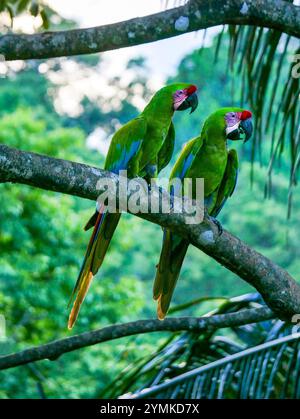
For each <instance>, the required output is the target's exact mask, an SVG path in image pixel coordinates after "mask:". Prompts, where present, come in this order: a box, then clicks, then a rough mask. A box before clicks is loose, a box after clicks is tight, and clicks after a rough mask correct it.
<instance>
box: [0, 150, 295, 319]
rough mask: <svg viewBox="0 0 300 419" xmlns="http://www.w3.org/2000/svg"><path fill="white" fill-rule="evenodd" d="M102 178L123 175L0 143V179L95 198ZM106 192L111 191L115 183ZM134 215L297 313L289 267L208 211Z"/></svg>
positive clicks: (279, 307)
mask: <svg viewBox="0 0 300 419" xmlns="http://www.w3.org/2000/svg"><path fill="white" fill-rule="evenodd" d="M104 178H105V179H111V180H113V181H114V182H115V183H116V184H118V181H119V180H121V178H119V177H118V176H116V175H115V174H113V173H110V172H106V171H104V170H101V169H97V168H95V167H91V166H87V165H85V164H79V163H75V162H70V161H66V160H61V159H55V158H52V157H47V156H42V155H40V154H35V153H30V152H24V151H20V150H16V149H14V148H11V147H8V146H6V145H4V144H2V145H0V182H17V183H21V184H26V185H31V186H34V187H37V188H42V189H46V190H51V191H57V192H61V193H66V194H69V195H77V196H80V197H82V198H87V199H92V200H96V199H97V198H98V196H99V193H101V192H103V191H101V190H99V183H98V181H99V180H100V179H104ZM97 183H98V185H97ZM103 190H105V188H104V189H103ZM110 194H111V196H112V197H115V192H114V190H113V189H112V190H111V192H110ZM127 194H128V195H127V196H125V200H126V203H127V200H128V199H129V198H130V193H129V192H128V191H127ZM160 195H161V200H162V201H163V202H168V200H169V197H168V195H167V194H166V193H160ZM148 199H149V197H148V195H147V193H146V192H145V195H144V197H141V205H146V204H145V202H147V203H148ZM117 205H119V206H120V205H121V206H122V208H124V202H120V201H119V202H117ZM134 215H135V216H138V217H140V218H143V219H146V220H148V221H150V222H153V223H155V224H158V225H160V226H162V227H166V228H168V229H170V230H171V231H174V232H176V233H177V234H179V235H181V236H182V237H185V238H187V239H188V240H189V241H190V242H191V243H192V244H193V245H194V246H195V247H197V248H198V249H200V250H202V251H203V252H205V253H206V254H208V255H209V256H211V257H212V258H214V259H215V260H216V261H217V262H219V263H220V264H221V265H223V266H225V267H226V268H227V269H229V270H230V271H232V272H234V273H235V274H237V275H238V276H239V277H240V278H242V279H244V280H245V281H247V282H248V283H249V284H251V285H252V286H253V287H255V288H256V289H257V291H258V292H259V293H260V294H261V295H262V297H263V298H264V300H265V302H266V303H267V305H268V306H269V307H270V308H271V310H273V311H274V312H275V313H276V314H277V315H278V317H279V318H281V319H283V320H291V318H292V316H293V315H294V314H297V313H300V286H299V285H298V284H297V283H296V281H295V280H294V279H293V278H292V277H291V276H290V275H289V273H288V272H287V271H285V270H284V269H282V268H281V267H279V266H278V265H276V264H275V263H273V262H272V261H271V260H270V259H268V258H266V257H265V256H263V255H262V254H261V253H258V252H256V251H255V250H254V249H252V248H251V247H249V246H247V244H245V243H243V242H242V241H241V240H240V239H238V238H237V237H235V236H233V235H232V234H230V233H229V232H228V231H226V230H224V231H223V233H222V234H221V235H219V232H218V229H217V227H216V225H215V224H214V223H212V222H211V221H210V220H209V219H207V218H206V217H205V218H204V220H203V222H202V223H200V224H187V222H186V217H185V214H180V213H171V214H165V213H153V212H149V213H138V214H134Z"/></svg>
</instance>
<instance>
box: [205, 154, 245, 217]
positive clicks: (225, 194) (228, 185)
mask: <svg viewBox="0 0 300 419" xmlns="http://www.w3.org/2000/svg"><path fill="white" fill-rule="evenodd" d="M238 169H239V161H238V156H237V152H236V151H235V150H233V149H232V150H229V152H228V160H227V165H226V169H225V172H224V176H223V179H222V182H221V184H220V187H219V189H218V192H217V199H216V203H215V206H214V208H213V210H212V211H211V213H210V215H212V216H213V217H217V216H218V214H219V213H220V211H221V209H222V208H223V206H224V204H225V202H226V201H227V199H228V198H229V197H230V196H231V195H232V194H233V192H234V190H235V187H236V182H237V177H238Z"/></svg>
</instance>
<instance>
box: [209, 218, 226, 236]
mask: <svg viewBox="0 0 300 419" xmlns="http://www.w3.org/2000/svg"><path fill="white" fill-rule="evenodd" d="M208 219H209V220H210V221H212V222H213V223H214V224H215V225H216V226H217V227H218V232H219V234H218V235H219V236H221V234H222V233H223V227H222V224H221V223H220V221H219V220H217V219H216V218H215V217H211V216H210V215H209V216H208Z"/></svg>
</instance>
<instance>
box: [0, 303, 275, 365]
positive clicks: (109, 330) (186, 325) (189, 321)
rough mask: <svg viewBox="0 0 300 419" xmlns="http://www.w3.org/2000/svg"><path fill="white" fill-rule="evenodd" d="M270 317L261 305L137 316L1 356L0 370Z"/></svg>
mask: <svg viewBox="0 0 300 419" xmlns="http://www.w3.org/2000/svg"><path fill="white" fill-rule="evenodd" d="M271 318H274V313H273V312H272V311H271V310H269V309H268V308H267V307H262V308H253V309H248V310H241V311H238V312H237V313H226V314H220V315H215V316H211V317H200V318H195V317H178V318H174V317H173V318H169V319H165V320H164V321H163V322H162V321H160V320H138V321H135V322H130V323H124V324H116V325H113V326H107V327H104V328H103V329H99V330H94V331H91V332H86V333H82V334H80V335H75V336H71V337H68V338H64V339H60V340H56V341H54V342H50V343H47V344H45V345H40V346H38V347H34V348H29V349H26V350H25V351H21V352H17V353H14V354H10V355H5V356H0V370H4V369H8V368H13V367H16V366H18V365H24V364H28V363H30V362H35V361H39V360H41V359H50V360H56V359H57V358H59V357H60V356H61V355H62V354H65V353H67V352H71V351H75V350H77V349H80V348H85V347H86V346H92V345H96V344H98V343H102V342H106V341H108V340H113V339H119V338H122V337H125V336H132V335H137V334H140V333H150V332H162V331H169V332H177V331H183V330H188V331H194V332H195V331H197V332H203V331H205V330H209V329H211V330H213V329H220V328H224V327H233V326H241V325H243V324H249V323H256V322H259V321H263V320H268V319H271Z"/></svg>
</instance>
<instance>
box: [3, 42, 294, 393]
mask: <svg viewBox="0 0 300 419" xmlns="http://www.w3.org/2000/svg"><path fill="white" fill-rule="evenodd" d="M214 51H215V48H214V46H212V47H209V48H204V49H202V50H201V51H198V50H197V51H194V52H193V53H192V54H190V55H188V56H187V57H185V58H184V59H183V61H182V62H181V63H180V65H179V67H178V69H177V72H176V74H175V75H173V76H172V77H171V78H170V81H173V80H181V81H187V82H188V81H190V82H193V83H195V84H197V85H198V86H199V89H200V97H199V99H200V105H199V108H198V110H197V112H195V114H193V115H192V116H188V115H187V114H186V113H181V114H178V115H176V117H175V126H176V130H177V143H176V147H177V149H176V155H178V152H179V151H180V148H181V146H182V144H183V143H184V142H185V141H186V140H188V139H189V138H191V137H193V136H195V135H197V133H198V132H199V131H200V128H201V124H202V122H203V121H204V119H205V118H206V117H207V116H208V115H209V114H210V112H212V111H214V110H215V109H217V108H218V107H221V106H230V105H237V104H239V94H240V89H241V86H240V85H239V82H238V79H234V83H233V84H232V83H231V79H232V76H231V75H230V74H228V71H227V65H226V63H227V61H226V60H227V58H226V52H225V51H224V50H222V51H221V52H220V57H219V60H218V62H217V64H213V62H214ZM74 60H75V61H76V62H77V63H78V65H80V68H81V70H82V71H87V70H89V69H91V68H94V67H95V65H97V64H98V58H97V57H96V58H95V57H94V58H92V59H85V58H84V57H83V58H82V57H81V58H78V59H77V58H75V59H74ZM39 64H40V63H34V64H33V63H28V64H27V65H26V66H25V68H23V69H22V70H21V71H18V72H14V71H13V70H9V72H8V73H7V75H6V76H5V77H2V78H1V79H0V142H2V143H5V144H8V145H10V146H13V147H17V148H20V149H23V150H31V151H35V152H38V153H44V154H47V155H50V156H53V157H60V158H64V159H71V160H74V161H78V162H85V163H87V164H93V165H99V166H100V167H102V166H103V161H104V156H102V155H101V154H100V153H98V152H97V151H95V150H91V149H88V148H87V146H86V137H87V135H88V134H89V133H90V132H91V131H93V129H94V128H96V127H97V126H102V127H104V128H105V130H106V132H107V135H109V134H110V133H111V132H112V131H113V130H114V129H115V126H116V123H124V122H126V121H127V120H129V119H130V118H132V117H133V116H135V115H136V114H137V113H138V110H137V109H136V108H135V106H134V105H133V100H132V99H133V97H134V96H135V93H134V90H133V86H136V85H140V86H141V89H140V93H139V94H140V95H141V96H143V97H144V96H146V97H148V95H149V93H150V92H149V87H148V86H147V78H146V77H145V72H144V71H143V70H144V66H145V63H144V61H143V59H136V60H132V61H131V62H129V63H128V69H130V70H133V71H134V72H135V78H134V80H133V81H132V83H131V84H130V85H128V87H127V88H124V86H122V84H121V83H120V80H118V79H113V80H110V83H111V84H112V85H114V86H119V91H120V92H122V95H121V96H120V97H122V100H121V101H120V104H119V106H118V107H116V108H114V107H111V109H110V110H108V111H107V110H105V111H104V109H107V108H105V106H106V105H107V103H105V101H103V102H101V103H100V104H99V102H96V101H95V102H93V101H92V100H90V99H89V98H88V97H85V98H84V99H83V100H82V103H81V105H82V107H83V111H82V113H81V114H80V115H79V116H77V117H74V118H71V117H68V116H67V115H60V114H58V113H57V112H56V110H55V107H54V104H53V101H54V98H55V86H53V85H52V83H51V82H50V81H49V78H48V77H47V73H45V74H41V73H40V72H39ZM51 66H52V67H51V69H52V70H54V71H58V70H60V68H61V67H60V66H61V61H60V60H52V61H51ZM112 121H113V122H112ZM238 151H239V155H240V160H241V173H240V176H239V181H238V187H237V190H236V192H235V194H234V196H233V197H232V198H231V199H230V201H228V203H227V205H226V206H225V208H224V210H223V211H222V213H221V215H220V221H221V222H222V223H223V225H224V227H225V228H226V229H228V230H230V231H231V232H232V233H233V234H235V235H237V236H239V237H240V238H241V239H243V240H244V241H246V242H247V243H248V244H250V245H251V246H253V247H254V248H255V249H256V250H258V251H261V252H262V253H263V254H265V255H266V256H268V257H269V258H271V259H272V260H274V261H276V263H278V264H279V265H281V266H282V267H283V268H286V269H287V270H288V271H289V272H290V273H291V274H292V275H295V276H297V274H298V273H299V271H300V262H299V256H300V251H299V247H300V239H299V235H298V234H297V231H296V229H295V228H294V222H295V220H298V218H299V216H300V202H299V198H298V196H297V195H296V196H295V198H294V206H293V213H292V219H291V220H290V221H287V220H286V203H287V188H288V182H289V171H288V165H287V164H285V160H284V159H286V158H287V157H286V156H283V161H282V163H281V166H277V167H276V169H275V173H274V177H273V195H272V197H271V198H270V199H268V200H265V199H263V197H264V186H265V182H266V166H265V165H264V164H263V163H264V162H263V159H262V164H258V163H255V164H254V173H255V178H254V182H253V184H252V185H251V183H250V171H251V163H250V160H251V158H250V146H249V145H247V146H246V147H245V148H243V146H242V145H238ZM268 152H269V138H268V137H266V139H265V145H264V147H263V155H264V154H265V155H268ZM175 157H176V156H175ZM175 157H174V158H175ZM169 170H170V167H169V168H167V169H166V170H165V172H164V175H168V173H169ZM0 193H1V205H0V313H1V314H3V315H4V316H5V319H6V327H7V330H6V335H7V338H6V339H2V340H1V341H0V353H1V354H5V353H8V352H12V351H17V350H21V349H25V348H27V347H29V346H32V345H38V344H41V343H45V342H48V341H50V340H54V339H57V338H61V337H65V336H69V335H71V332H69V331H68V330H67V328H66V322H67V316H68V309H67V303H68V299H69V296H70V293H71V290H72V287H73V285H74V282H75V280H76V277H77V273H78V270H79V267H80V264H81V260H82V257H83V254H84V251H85V246H86V244H87V241H88V233H84V232H83V230H82V227H83V225H84V224H85V221H86V220H87V219H88V217H89V215H90V214H91V212H92V211H93V209H94V203H92V202H88V201H83V200H81V199H79V198H76V197H70V196H63V195H60V194H55V193H50V192H46V191H42V190H38V189H33V188H30V187H26V186H19V185H10V184H8V185H6V184H2V185H0ZM161 237H162V232H161V229H160V228H159V227H158V226H155V225H152V224H150V223H146V222H144V221H142V220H139V219H137V218H136V217H131V216H128V215H124V216H123V217H122V221H121V223H120V226H119V228H118V230H117V233H116V235H115V237H114V239H113V242H112V245H111V248H110V251H109V254H108V256H107V258H106V260H105V263H104V266H103V268H102V269H101V272H100V273H99V274H98V275H97V277H96V278H95V280H94V282H93V285H92V287H91V290H90V292H89V294H88V296H87V298H86V300H85V303H84V305H83V308H82V310H81V313H80V316H79V319H78V323H77V325H76V328H75V329H74V332H72V333H80V332H83V331H87V330H92V329H95V328H99V327H103V326H105V325H107V324H112V323H119V322H125V321H129V320H136V319H140V318H153V317H155V316H156V307H155V303H154V302H153V301H152V280H153V277H154V274H155V265H156V263H157V261H158V257H159V252H160V244H161ZM250 290H251V288H250V287H249V286H248V285H247V284H246V283H244V282H243V281H242V280H240V279H239V278H237V277H236V276H235V275H234V274H232V273H231V272H229V271H227V270H225V269H224V268H222V267H221V266H219V265H217V264H216V263H215V262H214V260H212V259H210V258H209V257H207V256H206V255H204V254H202V253H201V252H199V251H197V250H196V249H194V248H192V247H191V248H190V249H189V252H188V255H187V257H186V260H185V263H184V266H183V269H182V272H181V277H180V281H179V283H178V287H177V290H176V292H175V296H174V300H173V305H175V304H181V303H185V302H187V301H189V300H192V299H195V298H197V297H201V296H225V297H226V296H235V295H239V294H241V293H244V292H248V291H250ZM213 307H214V303H213V302H210V303H206V304H204V305H202V306H201V309H200V308H197V307H194V308H191V309H190V310H188V311H186V312H185V313H184V314H192V315H200V314H202V313H203V312H205V311H207V310H208V309H211V308H213ZM166 336H168V335H167V334H163V333H160V334H155V335H144V336H137V337H133V338H126V339H122V340H119V341H115V342H111V343H105V344H101V345H98V346H95V347H91V348H87V349H83V350H80V351H77V352H76V353H70V354H67V355H64V356H63V357H61V358H60V359H58V360H56V361H54V362H51V361H41V362H39V363H36V364H34V365H32V366H24V367H19V368H15V369H11V370H8V371H5V372H2V373H1V374H0V382H1V386H0V397H2V398H5V397H9V398H18V397H25V398H28V397H33V398H39V397H57V398H71V397H72V398H73V397H80V398H83V397H95V396H97V394H99V393H100V392H101V390H102V389H103V388H105V387H106V386H107V385H109V382H110V381H112V380H113V379H114V378H115V377H116V376H117V374H118V373H120V371H122V369H124V368H125V367H127V366H128V364H130V363H134V362H135V361H136V360H137V359H139V358H140V357H141V355H145V354H150V353H151V352H152V351H155V350H156V349H157V347H158V345H159V344H161V342H162V341H163V340H164V339H165V337H166Z"/></svg>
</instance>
